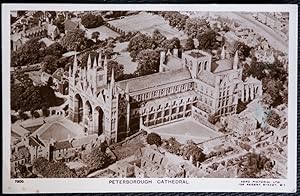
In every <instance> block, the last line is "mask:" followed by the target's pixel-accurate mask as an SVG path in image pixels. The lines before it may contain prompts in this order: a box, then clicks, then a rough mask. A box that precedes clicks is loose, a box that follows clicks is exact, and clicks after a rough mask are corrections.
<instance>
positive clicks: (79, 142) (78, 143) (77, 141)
mask: <svg viewBox="0 0 300 196" xmlns="http://www.w3.org/2000/svg"><path fill="white" fill-rule="evenodd" d="M96 138H98V135H97V134H92V135H87V136H84V137H79V138H76V139H74V140H73V141H72V146H73V147H79V146H82V145H84V144H89V143H91V141H92V140H94V139H96Z"/></svg>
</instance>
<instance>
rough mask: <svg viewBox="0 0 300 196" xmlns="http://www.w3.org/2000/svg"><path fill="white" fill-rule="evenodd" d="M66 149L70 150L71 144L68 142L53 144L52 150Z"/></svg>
mask: <svg viewBox="0 0 300 196" xmlns="http://www.w3.org/2000/svg"><path fill="white" fill-rule="evenodd" d="M67 148H72V144H71V142H69V141H68V140H66V141H59V142H56V143H55V144H54V150H60V149H67Z"/></svg>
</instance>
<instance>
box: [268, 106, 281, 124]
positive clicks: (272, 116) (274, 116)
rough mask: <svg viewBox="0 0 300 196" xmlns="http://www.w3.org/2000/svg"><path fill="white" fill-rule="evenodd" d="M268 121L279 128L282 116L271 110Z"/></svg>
mask: <svg viewBox="0 0 300 196" xmlns="http://www.w3.org/2000/svg"><path fill="white" fill-rule="evenodd" d="M267 122H268V124H269V125H271V126H273V127H275V128H278V127H279V125H280V124H281V118H280V116H279V114H277V112H275V111H274V110H271V111H270V112H269V113H268V115H267Z"/></svg>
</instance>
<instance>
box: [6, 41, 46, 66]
mask: <svg viewBox="0 0 300 196" xmlns="http://www.w3.org/2000/svg"><path fill="white" fill-rule="evenodd" d="M45 47H46V45H45V43H43V42H40V41H39V39H38V38H33V39H30V40H29V41H27V42H26V43H25V44H24V45H23V46H22V47H21V48H19V49H18V50H17V51H13V52H12V53H11V66H12V67H18V66H24V65H30V64H35V63H39V62H41V60H42V59H43V57H44V56H45V53H44V49H45Z"/></svg>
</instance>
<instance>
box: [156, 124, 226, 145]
mask: <svg viewBox="0 0 300 196" xmlns="http://www.w3.org/2000/svg"><path fill="white" fill-rule="evenodd" d="M151 131H152V132H155V133H157V134H159V135H160V136H161V137H162V138H164V139H168V138H170V137H174V138H175V139H176V140H177V141H179V142H180V143H185V142H186V141H187V140H193V141H194V142H195V143H200V142H203V141H205V140H208V139H211V138H215V137H218V136H220V135H221V133H218V132H216V131H214V130H212V129H210V128H208V127H206V126H204V125H202V124H201V123H199V122H197V121H195V120H193V119H185V120H181V121H177V122H174V123H170V124H165V125H162V126H158V127H155V128H151Z"/></svg>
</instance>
